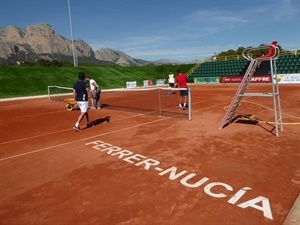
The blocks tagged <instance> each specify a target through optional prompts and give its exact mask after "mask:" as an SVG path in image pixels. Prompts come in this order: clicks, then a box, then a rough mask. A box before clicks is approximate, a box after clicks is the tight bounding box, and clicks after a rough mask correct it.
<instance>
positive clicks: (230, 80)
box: [220, 75, 272, 83]
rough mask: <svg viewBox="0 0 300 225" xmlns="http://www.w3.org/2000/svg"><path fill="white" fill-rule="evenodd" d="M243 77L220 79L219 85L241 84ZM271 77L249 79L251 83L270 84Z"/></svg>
mask: <svg viewBox="0 0 300 225" xmlns="http://www.w3.org/2000/svg"><path fill="white" fill-rule="evenodd" d="M242 79H243V76H228V77H225V76H224V77H223V76H222V77H221V78H220V83H241V81H242ZM271 82H272V80H271V75H264V76H253V77H252V78H251V83H271Z"/></svg>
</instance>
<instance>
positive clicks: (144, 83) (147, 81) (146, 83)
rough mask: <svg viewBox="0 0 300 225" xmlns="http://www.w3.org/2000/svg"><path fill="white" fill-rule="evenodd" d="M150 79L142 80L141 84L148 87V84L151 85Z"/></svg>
mask: <svg viewBox="0 0 300 225" xmlns="http://www.w3.org/2000/svg"><path fill="white" fill-rule="evenodd" d="M152 85H153V84H152V80H144V81H143V86H144V87H149V86H152Z"/></svg>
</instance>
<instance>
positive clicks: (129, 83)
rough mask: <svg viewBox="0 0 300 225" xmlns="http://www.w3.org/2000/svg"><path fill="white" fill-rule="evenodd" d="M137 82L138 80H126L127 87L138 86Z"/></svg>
mask: <svg viewBox="0 0 300 225" xmlns="http://www.w3.org/2000/svg"><path fill="white" fill-rule="evenodd" d="M136 87H137V82H136V81H126V88H136Z"/></svg>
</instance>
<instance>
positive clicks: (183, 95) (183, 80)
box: [175, 69, 188, 110]
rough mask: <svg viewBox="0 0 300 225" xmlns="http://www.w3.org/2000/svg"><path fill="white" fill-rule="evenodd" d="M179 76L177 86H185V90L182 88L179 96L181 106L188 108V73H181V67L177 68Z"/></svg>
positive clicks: (181, 107) (176, 81)
mask: <svg viewBox="0 0 300 225" xmlns="http://www.w3.org/2000/svg"><path fill="white" fill-rule="evenodd" d="M177 73H178V75H177V77H176V78H175V83H176V87H178V88H185V90H180V98H179V106H178V107H179V108H180V109H184V110H185V109H187V104H186V102H187V96H188V86H187V80H188V79H187V75H186V74H184V73H181V71H180V69H178V70H177Z"/></svg>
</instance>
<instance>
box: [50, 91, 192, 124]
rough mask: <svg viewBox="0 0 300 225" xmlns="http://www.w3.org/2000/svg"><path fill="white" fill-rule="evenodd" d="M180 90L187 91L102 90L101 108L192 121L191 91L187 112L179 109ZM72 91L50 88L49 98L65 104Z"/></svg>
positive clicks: (189, 92)
mask: <svg viewBox="0 0 300 225" xmlns="http://www.w3.org/2000/svg"><path fill="white" fill-rule="evenodd" d="M172 90H174V91H172ZM180 90H186V89H184V88H175V89H172V88H166V87H147V88H126V89H123V88H122V89H110V90H102V91H101V97H100V102H101V108H107V109H110V110H120V111H131V112H135V113H143V114H159V115H160V116H182V117H188V119H189V120H191V119H192V101H191V90H190V89H189V88H188V98H187V104H188V107H187V109H186V110H183V109H180V108H179V98H180ZM72 91H73V89H72V88H69V87H61V86H48V97H49V100H58V101H61V102H65V100H66V99H71V98H73V96H72Z"/></svg>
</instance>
